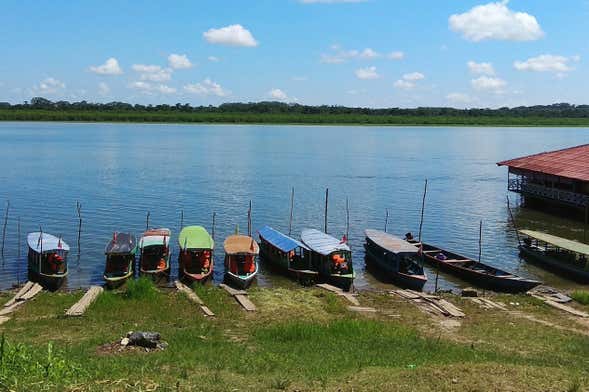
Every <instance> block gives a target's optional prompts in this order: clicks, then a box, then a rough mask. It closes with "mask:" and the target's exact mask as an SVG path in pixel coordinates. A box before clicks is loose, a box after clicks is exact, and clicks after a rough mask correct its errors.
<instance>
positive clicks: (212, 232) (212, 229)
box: [211, 211, 217, 241]
mask: <svg viewBox="0 0 589 392" xmlns="http://www.w3.org/2000/svg"><path fill="white" fill-rule="evenodd" d="M216 215H217V214H216V213H215V212H214V211H213V227H212V228H211V234H212V235H211V236H212V237H213V241H214V240H215V217H216Z"/></svg>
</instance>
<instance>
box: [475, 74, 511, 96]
mask: <svg viewBox="0 0 589 392" xmlns="http://www.w3.org/2000/svg"><path fill="white" fill-rule="evenodd" d="M470 84H471V85H472V87H473V88H474V89H475V90H478V91H486V92H491V93H495V94H502V93H503V92H504V88H505V87H506V86H507V82H506V81H505V80H503V79H500V78H496V77H490V76H481V77H479V78H476V79H472V80H471V81H470Z"/></svg>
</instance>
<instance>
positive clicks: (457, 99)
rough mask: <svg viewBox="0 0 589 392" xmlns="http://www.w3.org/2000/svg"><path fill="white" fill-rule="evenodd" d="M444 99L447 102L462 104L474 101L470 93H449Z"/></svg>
mask: <svg viewBox="0 0 589 392" xmlns="http://www.w3.org/2000/svg"><path fill="white" fill-rule="evenodd" d="M446 99H447V100H448V102H450V103H452V104H462V105H465V104H469V103H472V102H473V101H474V99H473V98H472V97H471V96H470V95H468V94H464V93H450V94H448V95H446Z"/></svg>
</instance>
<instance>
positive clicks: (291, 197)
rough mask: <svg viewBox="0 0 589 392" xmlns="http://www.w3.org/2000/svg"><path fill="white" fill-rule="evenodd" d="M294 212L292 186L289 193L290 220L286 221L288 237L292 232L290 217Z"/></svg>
mask: <svg viewBox="0 0 589 392" xmlns="http://www.w3.org/2000/svg"><path fill="white" fill-rule="evenodd" d="M293 212H294V186H293V187H292V191H291V192H290V218H289V220H288V235H289V236H290V234H291V232H292V215H293Z"/></svg>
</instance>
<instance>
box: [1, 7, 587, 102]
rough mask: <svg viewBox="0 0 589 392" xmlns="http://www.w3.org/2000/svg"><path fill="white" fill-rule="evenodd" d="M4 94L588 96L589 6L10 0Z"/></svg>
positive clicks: (133, 97) (299, 98) (99, 97)
mask: <svg viewBox="0 0 589 392" xmlns="http://www.w3.org/2000/svg"><path fill="white" fill-rule="evenodd" d="M2 5H3V7H2V13H1V14H0V47H1V48H2V53H3V56H2V60H1V61H0V101H10V102H20V101H24V100H28V99H30V98H31V97H33V96H44V97H46V98H49V99H52V100H58V99H68V100H82V99H85V100H89V101H99V102H108V101H113V100H119V101H127V102H132V103H176V102H182V103H190V104H193V105H200V104H204V105H208V104H213V105H216V104H219V103H222V102H235V101H260V100H282V101H285V102H299V103H303V104H311V105H317V104H337V105H348V106H370V107H397V106H399V107H415V106H454V107H481V106H484V107H487V106H489V107H499V106H516V105H533V104H549V103H554V102H570V103H577V104H581V103H589V99H587V92H588V91H589V78H588V77H587V76H588V73H587V70H588V69H589V68H588V67H587V66H586V62H587V59H588V58H589V53H588V52H589V45H588V44H587V36H588V33H589V28H588V27H587V26H588V22H587V21H588V20H589V1H587V0H566V1H558V2H556V1H553V0H533V1H532V0H511V1H509V2H507V1H498V2H488V1H485V0H482V1H470V0H469V1H467V0H452V1H448V0H446V1H442V0H413V1H396V0H365V1H362V0H248V1H245V0H239V1H238V0H215V1H213V0H210V1H209V0H198V1H155V0H154V1H149V2H136V1H130V0H127V1H106V0H102V1H91V0H88V1H80V2H71V1H61V0H57V1H41V0H40V1H32V0H25V1H23V0H21V1H15V0H4V1H3V2H2Z"/></svg>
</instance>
